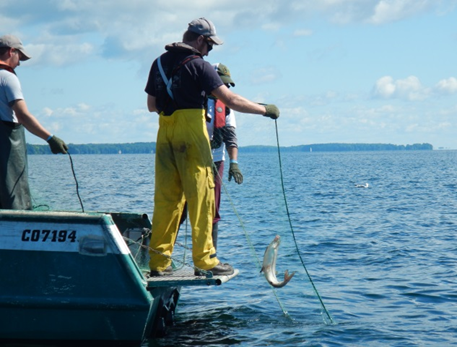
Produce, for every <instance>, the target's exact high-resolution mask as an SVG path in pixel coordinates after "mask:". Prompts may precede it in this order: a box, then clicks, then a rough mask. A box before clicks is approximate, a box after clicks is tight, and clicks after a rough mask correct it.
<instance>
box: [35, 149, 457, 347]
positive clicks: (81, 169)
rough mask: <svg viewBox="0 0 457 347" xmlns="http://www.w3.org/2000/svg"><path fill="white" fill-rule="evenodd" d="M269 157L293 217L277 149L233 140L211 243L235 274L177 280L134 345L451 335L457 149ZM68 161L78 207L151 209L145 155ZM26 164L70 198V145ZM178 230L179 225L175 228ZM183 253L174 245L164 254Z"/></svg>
mask: <svg viewBox="0 0 457 347" xmlns="http://www.w3.org/2000/svg"><path fill="white" fill-rule="evenodd" d="M281 157H282V170H283V174H284V181H283V182H284V187H285V193H286V196H287V204H288V209H289V213H290V218H291V224H292V227H293V228H292V229H291V227H290V224H289V221H288V216H287V210H286V208H285V200H284V196H283V190H282V185H281V179H280V170H279V164H278V154H277V153H263V154H253V153H240V156H239V161H240V168H241V171H242V173H243V175H244V182H243V184H242V185H237V184H235V183H234V182H233V181H232V182H230V183H229V182H228V181H227V177H228V175H227V172H226V173H225V177H224V182H226V188H227V190H228V193H227V192H223V199H222V211H221V215H222V218H223V220H222V221H221V222H220V226H219V229H220V231H219V233H220V237H219V250H218V254H219V257H220V258H221V259H222V260H223V261H224V262H229V263H231V264H232V265H233V266H234V267H236V268H238V269H239V270H240V275H239V276H238V277H236V278H235V279H233V280H232V281H230V282H228V283H227V284H224V285H222V286H220V287H201V288H198V287H197V288H192V289H188V288H183V290H182V293H181V299H180V302H179V305H178V310H177V315H176V324H175V326H174V327H172V328H171V329H170V330H169V332H168V335H167V336H166V337H165V338H162V339H156V340H151V341H148V342H145V343H144V344H143V347H146V346H229V345H244V346H268V345H282V346H300V345H302V346H402V347H404V346H451V345H457V276H456V275H457V274H456V265H457V242H456V236H455V235H456V229H457V227H456V225H457V172H456V169H455V168H456V164H457V152H456V151H424V152H420V151H416V152H360V153H358V152H350V153H316V152H313V153H282V155H281ZM73 162H74V167H75V172H76V176H77V179H78V182H79V189H80V195H81V198H82V200H83V203H84V207H85V210H86V211H111V212H115V211H122V212H141V213H148V214H149V216H151V214H152V208H153V194H154V186H153V182H154V172H153V170H154V157H153V155H74V156H73ZM29 165H30V172H29V175H30V181H31V185H32V189H33V192H34V195H35V196H36V198H37V199H36V203H40V202H46V203H48V204H50V205H51V206H52V207H53V208H54V209H60V210H80V205H79V201H78V197H77V196H76V192H75V181H74V179H73V175H72V172H71V167H70V162H69V158H68V156H62V155H59V156H40V155H34V156H29ZM365 183H368V185H369V186H368V188H356V186H355V185H356V184H365ZM292 230H293V234H292ZM276 234H278V235H280V236H281V239H282V242H281V246H280V248H279V256H278V261H277V271H278V272H279V274H278V278H279V277H280V276H282V274H283V272H284V270H286V269H289V271H297V273H296V274H295V277H294V278H293V279H292V280H291V281H290V282H289V284H287V285H286V286H285V287H283V288H280V289H276V290H272V288H271V287H270V286H269V285H268V283H267V282H266V280H265V278H264V277H263V275H261V274H259V270H260V267H259V260H260V261H261V260H262V257H263V252H264V250H265V248H266V246H267V245H268V244H269V243H270V242H271V241H272V240H273V238H274V236H275V235H276ZM293 235H294V236H295V240H296V242H297V246H298V249H299V251H300V255H301V257H302V259H303V260H304V263H305V265H306V269H307V270H308V272H309V274H310V276H311V278H312V280H313V281H314V284H315V286H316V288H317V290H318V292H319V294H320V296H321V298H322V301H323V303H324V305H325V307H326V308H327V310H328V312H329V313H330V315H331V317H332V319H333V324H328V323H329V322H328V318H326V313H325V311H323V309H322V305H321V304H320V302H319V300H318V297H317V296H316V294H315V292H314V290H313V287H312V286H311V284H310V281H309V278H308V276H307V274H306V271H305V269H304V267H303V265H302V263H301V262H300V258H299V256H298V254H297V251H296V246H295V243H294V237H293ZM185 237H186V230H185V228H183V230H182V231H181V232H180V236H179V240H178V241H179V242H181V243H184V242H185V240H184V239H185ZM186 254H187V256H188V252H186V251H185V250H184V248H181V247H179V246H177V247H176V252H175V257H176V259H178V260H181V261H182V260H184V256H186ZM184 261H187V262H190V261H191V260H190V259H189V257H187V258H186V259H185V260H184ZM285 312H287V313H288V314H285Z"/></svg>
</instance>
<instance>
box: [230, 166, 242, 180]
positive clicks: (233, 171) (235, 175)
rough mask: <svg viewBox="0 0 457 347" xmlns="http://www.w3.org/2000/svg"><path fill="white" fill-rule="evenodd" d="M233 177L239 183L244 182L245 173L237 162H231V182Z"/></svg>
mask: <svg viewBox="0 0 457 347" xmlns="http://www.w3.org/2000/svg"><path fill="white" fill-rule="evenodd" d="M232 177H233V178H234V179H235V182H236V183H238V184H241V183H243V175H242V174H241V171H240V168H239V167H238V164H237V163H230V169H229V178H228V180H229V182H230V181H231V180H232Z"/></svg>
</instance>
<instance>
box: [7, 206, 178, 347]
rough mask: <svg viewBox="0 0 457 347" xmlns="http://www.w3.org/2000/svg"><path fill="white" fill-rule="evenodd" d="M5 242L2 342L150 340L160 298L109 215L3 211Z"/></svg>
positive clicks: (126, 341) (127, 341)
mask: <svg viewBox="0 0 457 347" xmlns="http://www.w3.org/2000/svg"><path fill="white" fill-rule="evenodd" d="M0 237H1V239H2V243H1V245H0V263H1V264H2V266H1V268H0V278H2V281H1V286H0V340H2V341H10V340H21V341H22V340H30V341H38V340H41V341H61V340H66V341H69V340H71V341H100V342H101V341H119V342H125V343H129V342H139V341H142V340H143V339H144V338H145V330H146V327H147V326H148V325H150V324H151V323H150V322H149V321H150V320H153V319H154V312H152V311H151V310H152V308H153V307H154V297H153V295H152V294H151V292H150V291H148V290H147V288H146V286H147V282H146V280H145V278H144V276H143V274H142V272H141V270H140V269H139V268H138V265H137V264H136V262H135V260H134V259H133V258H132V255H131V253H130V251H129V249H128V247H127V245H126V243H125V242H124V240H123V238H122V235H121V233H120V232H119V230H118V229H117V227H116V225H115V224H114V222H113V220H112V219H111V217H110V216H109V215H107V214H97V213H93V214H84V213H56V212H53V213H46V212H25V211H14V212H11V211H10V212H5V211H4V210H3V211H0ZM168 290H169V289H168V288H167V289H166V290H165V291H164V293H165V292H167V291H168ZM161 294H162V293H160V295H161ZM160 295H157V297H160Z"/></svg>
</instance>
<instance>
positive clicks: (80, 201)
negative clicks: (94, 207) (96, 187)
mask: <svg viewBox="0 0 457 347" xmlns="http://www.w3.org/2000/svg"><path fill="white" fill-rule="evenodd" d="M67 154H68V157H69V158H70V164H71V171H72V172H73V177H74V179H75V183H76V194H77V195H78V199H79V203H80V204H81V210H82V211H83V212H84V205H83V201H82V200H81V196H79V185H78V180H77V179H76V174H75V167H74V166H73V159H72V158H71V155H70V153H68V152H67Z"/></svg>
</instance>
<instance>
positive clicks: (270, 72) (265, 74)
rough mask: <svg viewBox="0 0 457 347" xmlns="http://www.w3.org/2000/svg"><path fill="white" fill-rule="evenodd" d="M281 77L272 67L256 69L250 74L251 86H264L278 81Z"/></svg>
mask: <svg viewBox="0 0 457 347" xmlns="http://www.w3.org/2000/svg"><path fill="white" fill-rule="evenodd" d="M280 76H281V74H280V72H279V70H278V69H277V68H276V67H274V66H270V67H264V68H259V69H256V70H254V71H253V72H252V77H251V83H252V84H264V83H271V82H274V81H275V80H277V79H279V78H280Z"/></svg>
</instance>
